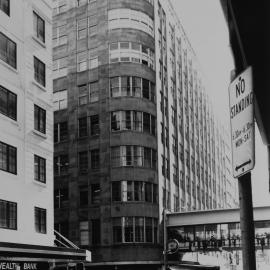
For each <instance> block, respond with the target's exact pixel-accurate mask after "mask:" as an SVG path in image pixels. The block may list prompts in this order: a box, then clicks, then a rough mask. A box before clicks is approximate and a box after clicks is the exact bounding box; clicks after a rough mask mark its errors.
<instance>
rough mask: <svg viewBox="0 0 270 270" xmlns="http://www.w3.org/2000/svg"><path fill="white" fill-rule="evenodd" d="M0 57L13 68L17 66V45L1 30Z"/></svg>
mask: <svg viewBox="0 0 270 270" xmlns="http://www.w3.org/2000/svg"><path fill="white" fill-rule="evenodd" d="M0 59H1V60H3V61H4V62H6V63H7V64H9V65H10V66H11V67H13V68H15V69H16V68H17V45H16V43H15V42H13V41H12V40H11V39H9V38H8V37H7V36H5V35H4V34H3V33H1V32H0Z"/></svg>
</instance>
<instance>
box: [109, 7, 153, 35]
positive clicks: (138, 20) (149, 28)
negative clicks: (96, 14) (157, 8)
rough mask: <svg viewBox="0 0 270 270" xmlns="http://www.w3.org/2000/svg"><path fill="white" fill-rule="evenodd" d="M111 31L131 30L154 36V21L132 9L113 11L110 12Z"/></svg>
mask: <svg viewBox="0 0 270 270" xmlns="http://www.w3.org/2000/svg"><path fill="white" fill-rule="evenodd" d="M108 21H109V23H108V24H109V30H113V29H119V28H131V29H136V30H141V31H143V32H145V33H147V34H149V35H150V36H152V37H153V36H154V21H153V19H151V18H150V16H148V15H147V14H145V13H143V12H141V11H137V10H132V9H125V8H122V9H112V10H109V11H108Z"/></svg>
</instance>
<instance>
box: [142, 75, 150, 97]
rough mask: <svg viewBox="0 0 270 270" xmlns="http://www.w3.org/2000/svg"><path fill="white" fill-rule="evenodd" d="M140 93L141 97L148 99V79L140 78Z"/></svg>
mask: <svg viewBox="0 0 270 270" xmlns="http://www.w3.org/2000/svg"><path fill="white" fill-rule="evenodd" d="M142 87H143V88H142V93H143V97H144V98H147V99H150V87H149V81H148V80H146V79H142Z"/></svg>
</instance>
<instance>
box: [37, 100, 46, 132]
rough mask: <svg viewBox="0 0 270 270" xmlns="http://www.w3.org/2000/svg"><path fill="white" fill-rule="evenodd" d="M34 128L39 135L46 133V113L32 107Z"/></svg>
mask: <svg viewBox="0 0 270 270" xmlns="http://www.w3.org/2000/svg"><path fill="white" fill-rule="evenodd" d="M34 128H35V130H38V131H39V132H41V133H44V134H45V133H46V111H45V110H43V109H42V108H40V107H39V106H37V105H34Z"/></svg>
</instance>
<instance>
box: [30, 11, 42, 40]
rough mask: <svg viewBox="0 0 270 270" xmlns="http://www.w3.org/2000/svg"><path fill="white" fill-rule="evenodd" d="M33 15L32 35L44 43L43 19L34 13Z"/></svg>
mask: <svg viewBox="0 0 270 270" xmlns="http://www.w3.org/2000/svg"><path fill="white" fill-rule="evenodd" d="M33 16H34V35H35V37H37V38H38V39H39V40H41V41H42V42H43V43H45V21H44V20H43V19H42V18H41V17H40V16H39V15H38V14H37V13H36V12H33Z"/></svg>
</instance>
